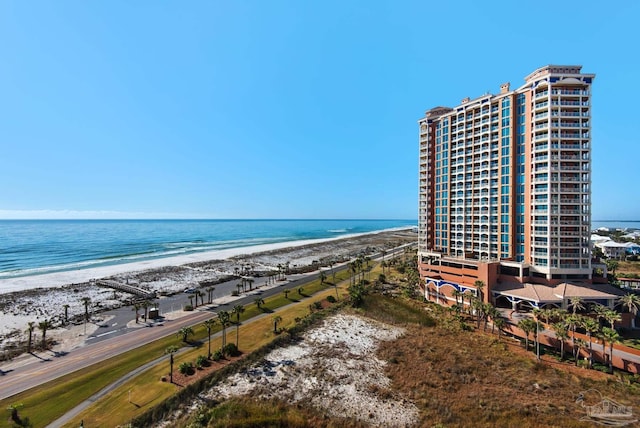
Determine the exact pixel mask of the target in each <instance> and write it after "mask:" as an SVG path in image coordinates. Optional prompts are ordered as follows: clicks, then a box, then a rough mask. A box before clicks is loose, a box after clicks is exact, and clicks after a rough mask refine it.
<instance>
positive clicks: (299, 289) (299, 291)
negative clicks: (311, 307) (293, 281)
mask: <svg viewBox="0 0 640 428" xmlns="http://www.w3.org/2000/svg"><path fill="white" fill-rule="evenodd" d="M298 294H299V295H300V296H304V288H302V287H298Z"/></svg>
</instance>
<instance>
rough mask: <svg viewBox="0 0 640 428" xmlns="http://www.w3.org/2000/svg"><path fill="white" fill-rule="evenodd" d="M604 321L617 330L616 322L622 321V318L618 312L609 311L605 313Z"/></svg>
mask: <svg viewBox="0 0 640 428" xmlns="http://www.w3.org/2000/svg"><path fill="white" fill-rule="evenodd" d="M604 319H605V320H606V321H607V322H608V323H609V325H611V329H612V330H615V324H616V321H622V316H621V315H620V314H619V313H618V312H616V311H614V310H612V309H609V310H607V311H605V313H604Z"/></svg>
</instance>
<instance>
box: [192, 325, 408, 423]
mask: <svg viewBox="0 0 640 428" xmlns="http://www.w3.org/2000/svg"><path fill="white" fill-rule="evenodd" d="M403 332H404V330H403V329H401V328H397V327H393V326H390V325H386V324H382V323H379V322H376V321H373V320H370V319H365V318H361V317H358V316H353V315H336V316H334V317H331V318H329V319H327V320H325V321H324V325H323V326H321V327H318V328H314V329H312V330H311V331H309V332H308V333H307V334H305V335H304V340H303V341H302V342H301V343H300V344H297V345H292V346H288V347H286V348H280V349H276V350H274V351H272V352H270V353H269V354H268V355H267V356H266V357H265V358H264V360H263V362H262V364H261V365H259V366H255V367H253V368H251V369H249V370H247V371H246V372H244V373H238V374H235V375H233V376H231V377H229V378H228V379H227V380H226V381H225V382H223V383H221V384H219V385H217V386H216V387H214V388H212V389H211V390H210V391H209V392H206V393H204V394H203V396H204V397H205V398H208V399H218V400H219V399H225V398H229V397H232V396H242V395H246V394H251V395H253V396H255V397H260V398H277V399H282V400H285V401H288V402H290V403H298V402H302V403H304V404H305V405H306V404H310V405H312V406H314V407H316V408H317V409H319V410H321V411H324V412H326V413H328V414H330V415H333V416H336V417H347V418H355V419H360V420H362V421H364V422H367V423H369V424H371V425H372V426H382V427H404V426H410V425H412V424H415V423H416V421H417V418H418V410H417V407H416V406H415V405H414V404H413V403H410V402H408V401H407V400H406V399H404V398H403V397H402V396H400V395H399V394H397V393H396V392H394V391H393V390H392V389H390V388H391V385H390V383H391V382H390V380H389V378H387V377H386V376H385V374H384V365H385V364H386V362H385V361H381V360H379V359H378V358H377V357H376V356H375V351H376V349H377V348H378V343H379V342H380V341H382V340H385V341H386V340H395V339H396V338H398V337H399V336H400V335H402V334H403ZM382 397H384V398H382Z"/></svg>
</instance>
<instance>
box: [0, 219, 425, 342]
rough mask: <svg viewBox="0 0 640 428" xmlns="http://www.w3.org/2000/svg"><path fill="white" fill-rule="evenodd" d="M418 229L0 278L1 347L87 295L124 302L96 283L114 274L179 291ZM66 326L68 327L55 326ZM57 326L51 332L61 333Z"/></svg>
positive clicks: (385, 242) (407, 237) (403, 237)
mask: <svg viewBox="0 0 640 428" xmlns="http://www.w3.org/2000/svg"><path fill="white" fill-rule="evenodd" d="M416 240H417V236H416V234H415V232H413V231H411V230H407V229H401V230H389V231H383V232H376V233H366V234H359V235H351V236H346V237H345V236H342V237H339V238H327V239H318V240H303V241H294V242H283V243H276V244H266V245H256V246H251V247H242V248H233V249H227V250H220V251H211V252H203V253H194V254H189V255H181V256H177V257H169V258H162V259H155V260H147V261H141V262H136V263H129V264H120V265H113V266H104V267H99V268H92V269H81V270H74V271H68V272H58V273H51V274H46V275H38V276H28V277H22V278H12V279H3V280H0V339H1V342H0V351H5V350H7V349H10V348H11V347H12V346H15V345H16V344H17V343H19V342H21V341H22V342H23V341H24V340H25V336H26V333H25V330H26V328H27V323H28V322H29V321H35V322H36V323H37V322H39V321H42V320H45V319H47V320H52V322H53V323H54V325H59V324H60V321H61V320H62V316H63V315H62V314H63V313H64V312H63V311H64V310H63V307H64V306H65V305H68V308H67V310H68V314H69V318H72V317H74V316H78V315H80V314H83V313H84V304H83V302H82V300H81V299H82V298H84V297H88V298H90V299H91V302H92V309H91V312H92V313H95V314H98V315H96V316H97V317H99V313H100V312H102V311H104V310H106V309H109V308H113V307H117V306H120V305H122V304H123V302H125V301H127V300H129V299H130V298H131V297H133V296H132V295H130V294H128V293H125V292H121V291H118V292H114V290H113V289H111V288H105V287H101V286H98V285H96V284H95V283H92V282H91V280H94V279H110V280H115V281H118V282H120V283H129V284H132V285H135V286H137V287H139V288H143V289H146V290H149V291H151V292H156V293H169V294H170V293H175V292H179V291H182V290H184V288H186V287H195V286H198V285H199V283H201V282H203V281H219V280H221V279H224V278H226V277H229V276H232V275H234V273H236V269H238V268H242V267H246V268H249V269H250V270H251V271H253V272H268V271H274V270H277V266H278V265H279V264H286V263H289V266H290V267H292V268H295V267H302V266H307V265H311V264H312V263H314V262H320V263H322V262H323V261H326V260H328V259H340V260H348V259H351V258H353V257H356V256H357V255H358V254H359V253H360V252H362V251H365V250H366V249H368V250H372V249H375V250H378V251H379V250H382V249H385V248H392V247H395V246H398V245H402V244H404V243H408V242H415V241H416ZM56 330H60V331H63V330H64V329H56ZM56 330H52V332H51V337H61V338H63V337H64V335H60V334H59V333H60V331H56Z"/></svg>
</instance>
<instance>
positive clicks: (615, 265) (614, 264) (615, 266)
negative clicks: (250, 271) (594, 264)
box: [605, 259, 618, 276]
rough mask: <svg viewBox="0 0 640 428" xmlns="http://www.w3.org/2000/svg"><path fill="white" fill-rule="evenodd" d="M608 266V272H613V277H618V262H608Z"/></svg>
mask: <svg viewBox="0 0 640 428" xmlns="http://www.w3.org/2000/svg"><path fill="white" fill-rule="evenodd" d="M605 264H606V265H607V270H608V271H611V275H613V276H616V269H618V261H617V260H611V259H609V260H607V261H606V262H605Z"/></svg>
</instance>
